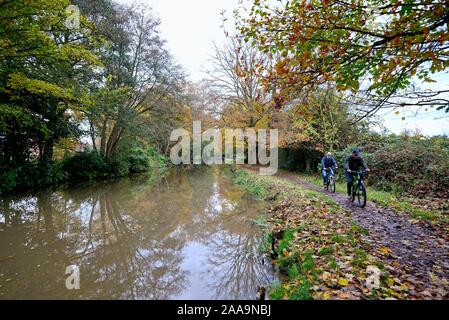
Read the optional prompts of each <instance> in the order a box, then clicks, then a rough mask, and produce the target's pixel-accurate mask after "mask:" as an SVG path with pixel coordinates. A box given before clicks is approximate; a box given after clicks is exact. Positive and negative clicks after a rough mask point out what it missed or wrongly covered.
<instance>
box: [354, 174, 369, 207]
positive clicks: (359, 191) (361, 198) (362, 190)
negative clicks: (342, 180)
mask: <svg viewBox="0 0 449 320" xmlns="http://www.w3.org/2000/svg"><path fill="white" fill-rule="evenodd" d="M351 174H352V202H354V201H355V199H356V197H357V202H358V203H359V206H360V207H362V208H365V206H366V187H365V183H364V182H363V180H362V177H361V175H362V174H363V175H365V174H366V171H365V170H362V171H351Z"/></svg>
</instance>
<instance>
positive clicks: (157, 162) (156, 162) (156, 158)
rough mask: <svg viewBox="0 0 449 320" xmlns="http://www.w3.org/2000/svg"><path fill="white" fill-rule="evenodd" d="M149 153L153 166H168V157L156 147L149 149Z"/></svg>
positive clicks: (159, 167) (160, 167)
mask: <svg viewBox="0 0 449 320" xmlns="http://www.w3.org/2000/svg"><path fill="white" fill-rule="evenodd" d="M147 154H148V157H149V158H150V166H151V167H152V168H157V169H164V168H165V167H166V165H167V161H168V160H167V158H166V157H164V156H163V155H161V154H160V153H159V152H158V151H157V150H156V149H153V148H151V149H149V150H148V153H147Z"/></svg>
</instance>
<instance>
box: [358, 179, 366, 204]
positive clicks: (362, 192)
mask: <svg viewBox="0 0 449 320" xmlns="http://www.w3.org/2000/svg"><path fill="white" fill-rule="evenodd" d="M357 202H358V203H359V206H360V207H362V208H365V206H366V188H365V186H364V185H363V183H360V184H359V186H358V188H357Z"/></svg>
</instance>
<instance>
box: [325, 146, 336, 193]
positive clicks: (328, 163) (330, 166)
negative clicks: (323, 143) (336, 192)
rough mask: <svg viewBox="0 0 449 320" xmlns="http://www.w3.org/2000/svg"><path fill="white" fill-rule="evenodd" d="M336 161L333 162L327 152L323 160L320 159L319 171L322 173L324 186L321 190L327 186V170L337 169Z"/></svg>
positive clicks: (333, 159) (331, 156)
mask: <svg viewBox="0 0 449 320" xmlns="http://www.w3.org/2000/svg"><path fill="white" fill-rule="evenodd" d="M337 168H338V166H337V161H335V158H334V156H333V155H332V153H330V152H328V153H327V154H326V155H325V156H324V157H323V159H321V169H322V171H323V181H324V186H323V188H326V185H327V180H328V179H329V173H330V171H329V169H334V170H335V169H337Z"/></svg>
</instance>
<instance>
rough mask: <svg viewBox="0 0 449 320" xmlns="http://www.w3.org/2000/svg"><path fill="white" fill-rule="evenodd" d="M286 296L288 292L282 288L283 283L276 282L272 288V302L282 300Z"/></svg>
mask: <svg viewBox="0 0 449 320" xmlns="http://www.w3.org/2000/svg"><path fill="white" fill-rule="evenodd" d="M286 294H287V290H286V289H285V288H284V287H282V284H281V283H279V282H276V283H274V284H273V285H272V286H271V290H270V298H271V299H272V300H282V299H283V298H284V297H285V295H286Z"/></svg>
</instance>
